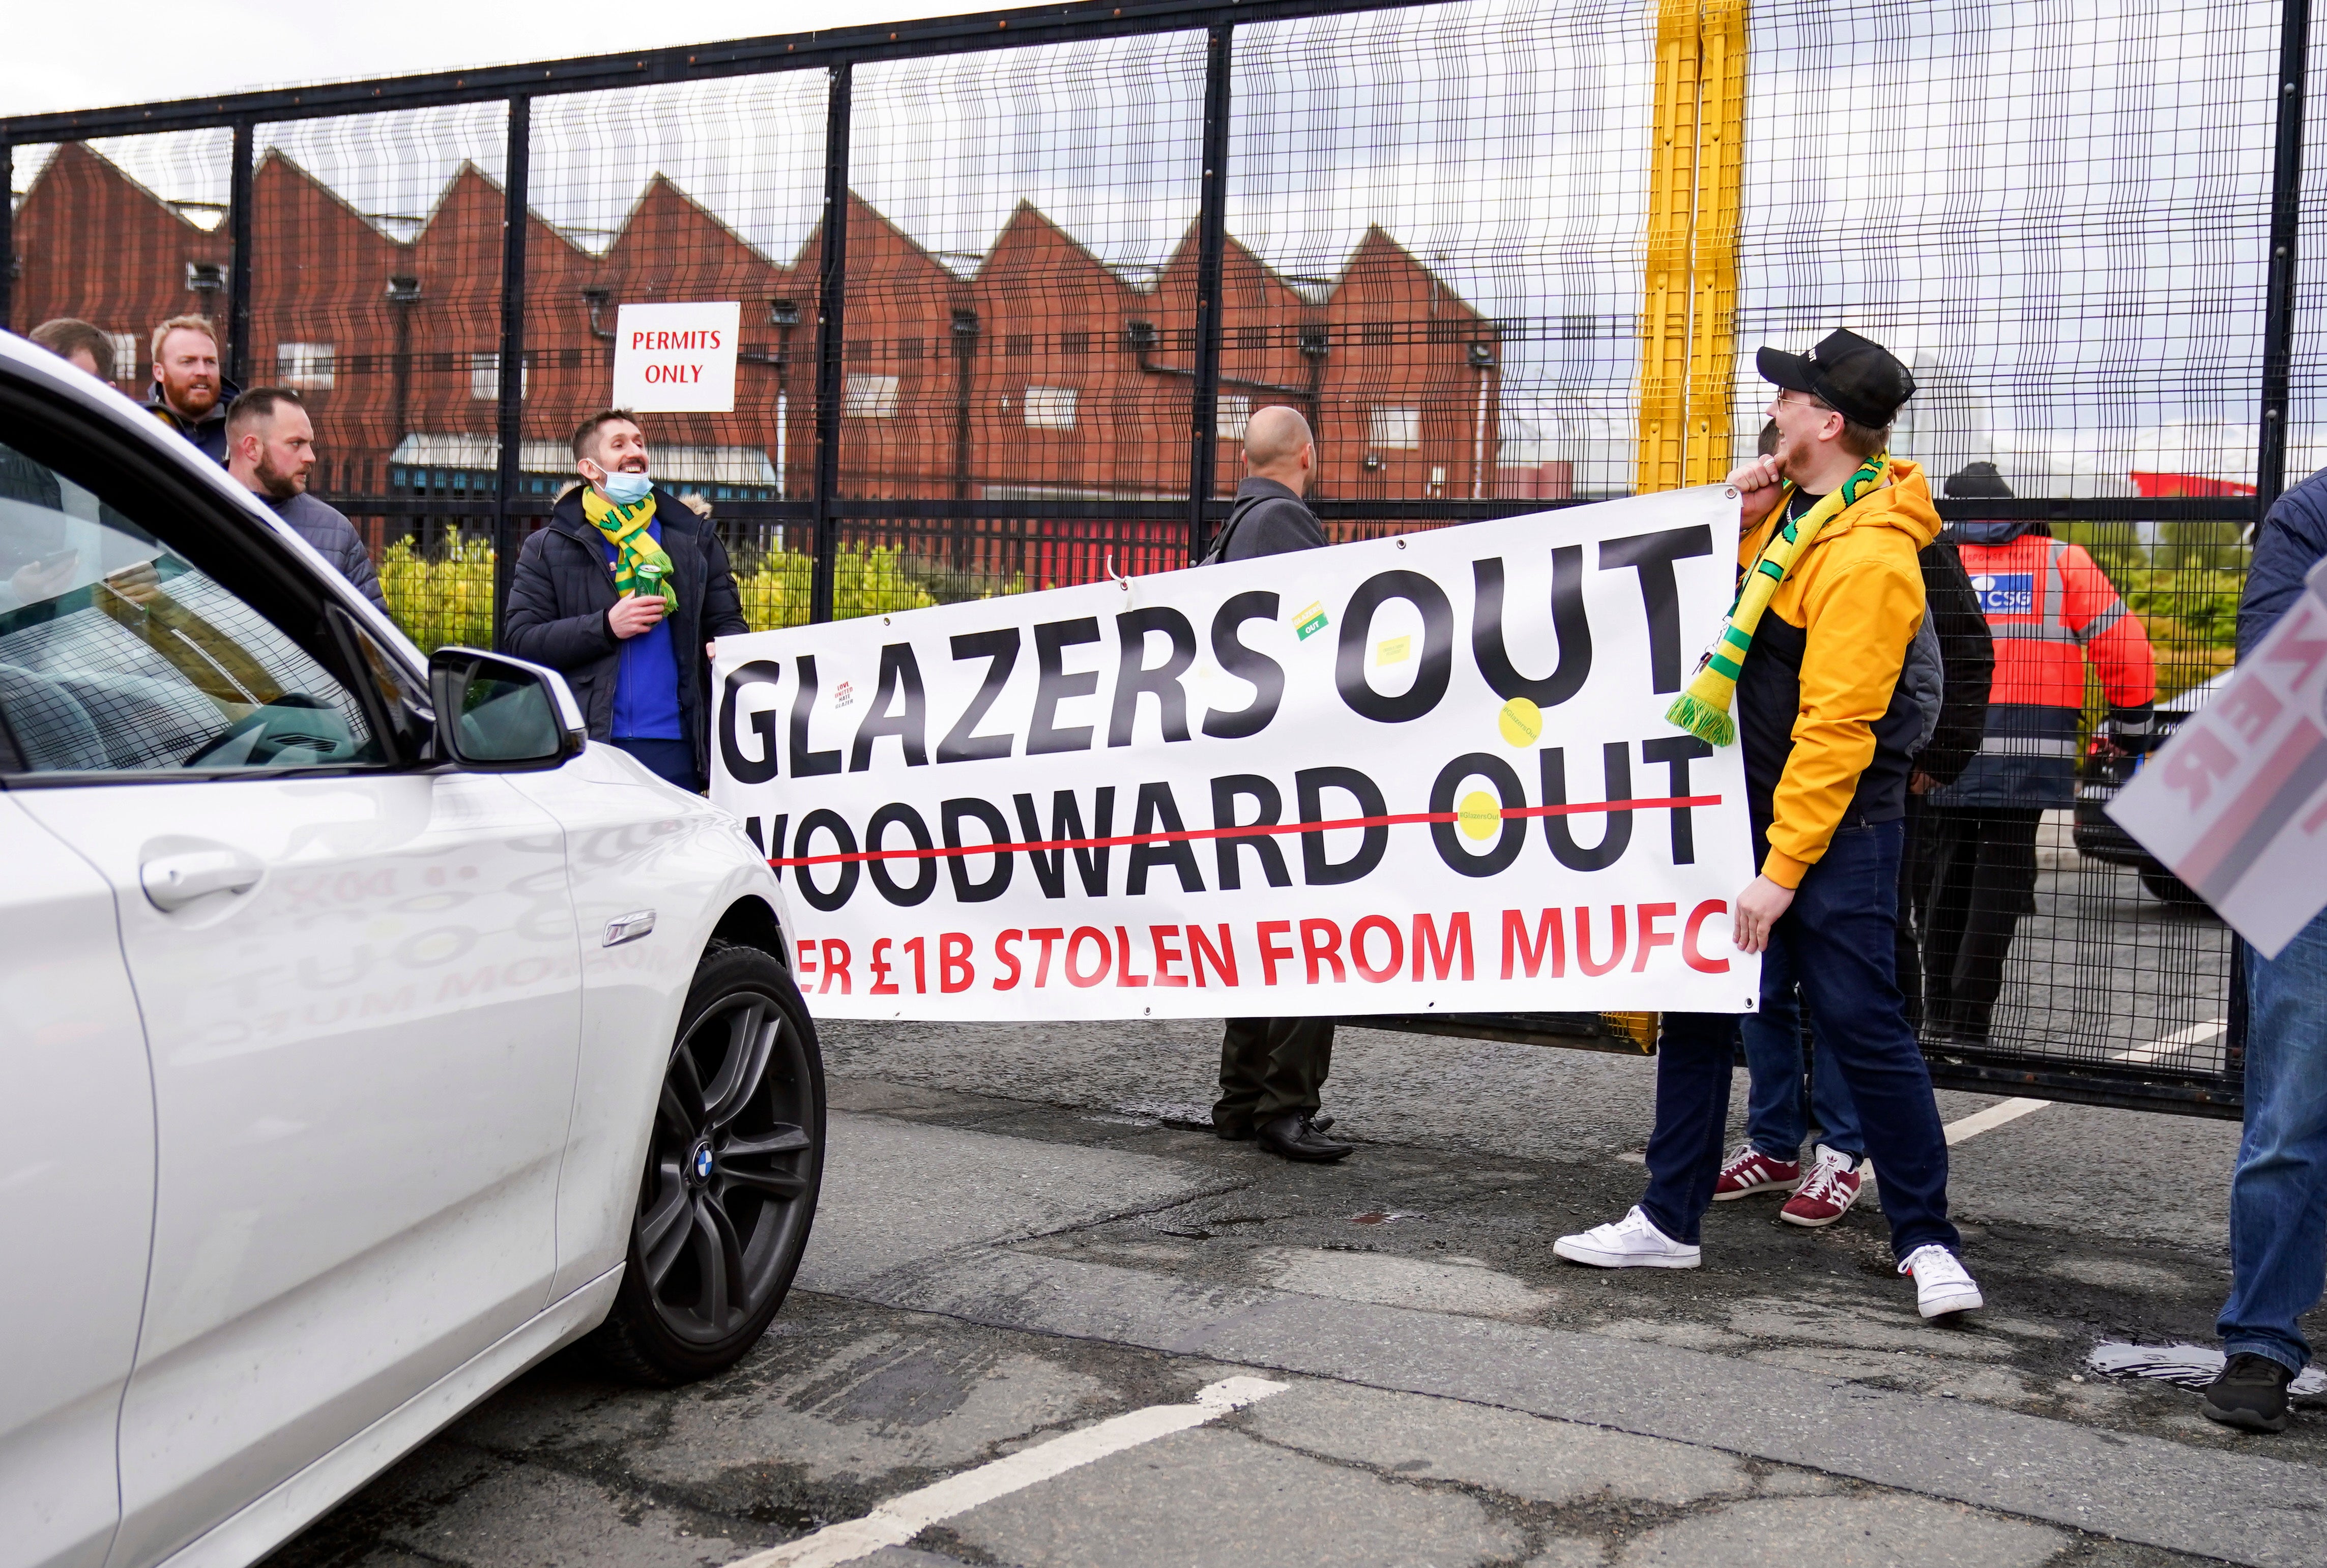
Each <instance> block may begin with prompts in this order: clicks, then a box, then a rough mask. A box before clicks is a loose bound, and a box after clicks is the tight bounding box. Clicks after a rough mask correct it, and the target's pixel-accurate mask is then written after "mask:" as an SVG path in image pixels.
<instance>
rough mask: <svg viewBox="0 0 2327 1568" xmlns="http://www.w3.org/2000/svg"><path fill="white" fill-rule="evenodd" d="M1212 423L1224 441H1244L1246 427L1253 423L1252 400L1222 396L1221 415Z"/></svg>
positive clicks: (1227, 395) (1224, 394) (1225, 394)
mask: <svg viewBox="0 0 2327 1568" xmlns="http://www.w3.org/2000/svg"><path fill="white" fill-rule="evenodd" d="M1212 423H1213V425H1214V427H1215V428H1216V429H1217V430H1218V432H1219V434H1220V439H1221V440H1222V441H1242V440H1243V439H1244V432H1245V426H1247V425H1250V424H1251V423H1252V399H1251V398H1249V397H1237V396H1232V395H1229V394H1227V393H1223V394H1221V397H1220V415H1219V417H1218V418H1216V419H1215V420H1214V421H1213V422H1212Z"/></svg>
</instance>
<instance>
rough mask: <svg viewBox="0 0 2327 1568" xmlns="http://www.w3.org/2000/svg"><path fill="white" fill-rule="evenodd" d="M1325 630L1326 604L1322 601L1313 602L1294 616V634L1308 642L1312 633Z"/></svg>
mask: <svg viewBox="0 0 2327 1568" xmlns="http://www.w3.org/2000/svg"><path fill="white" fill-rule="evenodd" d="M1322 630H1325V606H1324V603H1323V602H1322V601H1321V602H1317V603H1315V604H1312V605H1311V606H1309V608H1308V609H1306V610H1304V611H1302V612H1301V613H1300V614H1298V615H1296V616H1294V618H1293V635H1294V636H1295V637H1297V638H1299V639H1301V640H1302V641H1304V642H1306V641H1308V640H1309V638H1310V636H1311V634H1312V633H1313V632H1319V631H1322Z"/></svg>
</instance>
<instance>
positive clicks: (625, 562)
mask: <svg viewBox="0 0 2327 1568" xmlns="http://www.w3.org/2000/svg"><path fill="white" fill-rule="evenodd" d="M582 515H583V516H584V517H585V518H589V519H590V521H591V522H592V523H593V524H594V525H595V526H596V527H597V529H598V531H599V532H600V533H602V534H603V535H605V536H606V537H607V539H608V540H609V541H610V542H611V543H612V545H613V546H614V592H615V593H659V594H660V595H661V596H662V602H663V608H664V609H665V610H666V611H668V612H670V613H671V614H674V615H675V614H677V613H678V590H677V589H675V588H673V587H672V586H671V583H670V556H669V555H666V554H665V553H664V551H663V547H662V546H661V545H660V544H659V543H657V542H656V540H655V537H654V535H652V534H651V533H650V532H648V531H647V525H648V524H649V523H650V522H652V521H654V515H655V503H654V497H653V496H652V495H651V494H650V495H649V496H648V497H647V499H644V500H642V501H640V502H639V503H638V505H636V506H631V507H618V506H616V505H615V504H614V503H613V502H612V501H610V500H608V499H606V498H605V497H604V496H603V495H600V494H599V493H598V487H597V486H595V485H584V486H583V487H582Z"/></svg>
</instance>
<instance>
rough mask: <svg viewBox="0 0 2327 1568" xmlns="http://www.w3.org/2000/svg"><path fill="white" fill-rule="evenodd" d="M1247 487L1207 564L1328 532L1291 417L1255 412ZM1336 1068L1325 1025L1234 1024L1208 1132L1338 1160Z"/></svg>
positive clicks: (1294, 545) (1298, 422) (1247, 440)
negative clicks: (1329, 1076)
mask: <svg viewBox="0 0 2327 1568" xmlns="http://www.w3.org/2000/svg"><path fill="white" fill-rule="evenodd" d="M1244 467H1245V474H1246V478H1245V481H1244V482H1243V483H1242V484H1240V485H1238V486H1237V493H1236V509H1235V510H1234V511H1233V512H1231V513H1229V520H1228V523H1227V526H1226V527H1222V528H1221V530H1220V538H1219V539H1218V540H1216V541H1215V542H1214V543H1213V545H1212V547H1211V549H1210V552H1209V553H1207V554H1206V555H1205V557H1204V559H1205V561H1207V562H1212V561H1248V560H1251V559H1252V558H1253V557H1254V556H1256V555H1284V554H1285V553H1286V552H1288V551H1293V550H1313V549H1316V548H1317V547H1318V546H1322V545H1323V544H1324V543H1325V530H1324V529H1322V528H1321V527H1318V526H1317V518H1316V516H1315V514H1314V513H1313V512H1311V511H1310V509H1309V508H1308V507H1307V506H1306V505H1305V504H1304V502H1303V501H1302V499H1301V498H1302V497H1303V496H1304V495H1305V494H1307V493H1308V490H1309V484H1310V481H1312V480H1313V478H1314V477H1315V476H1316V472H1317V443H1316V442H1315V441H1314V440H1313V439H1312V438H1311V436H1310V434H1309V422H1308V421H1307V420H1305V419H1304V418H1302V417H1301V415H1299V414H1298V413H1296V412H1294V410H1293V409H1290V408H1285V407H1282V406H1270V407H1267V408H1261V409H1257V410H1255V411H1254V413H1253V415H1252V419H1251V421H1250V422H1249V423H1248V425H1246V426H1245V433H1244ZM1332 1065H1333V1021H1332V1019H1330V1018H1231V1019H1229V1021H1228V1031H1227V1034H1226V1036H1225V1037H1224V1038H1223V1039H1222V1040H1221V1041H1220V1101H1219V1103H1218V1104H1216V1105H1214V1106H1212V1127H1213V1129H1214V1130H1215V1131H1216V1132H1218V1133H1219V1134H1220V1136H1221V1137H1223V1138H1257V1139H1258V1140H1259V1141H1260V1146H1261V1147H1262V1148H1264V1149H1266V1150H1267V1151H1268V1152H1269V1153H1272V1154H1278V1155H1282V1156H1283V1157H1284V1158H1285V1159H1287V1160H1302V1161H1310V1162H1324V1161H1329V1160H1339V1159H1341V1158H1342V1157H1343V1156H1344V1155H1346V1154H1348V1153H1350V1149H1351V1148H1352V1147H1353V1145H1351V1144H1349V1143H1342V1142H1341V1140H1339V1139H1337V1138H1329V1137H1327V1136H1326V1135H1325V1129H1326V1128H1327V1127H1330V1126H1332V1125H1333V1119H1332V1117H1331V1116H1323V1117H1320V1116H1319V1115H1317V1109H1318V1104H1319V1101H1318V1091H1319V1090H1321V1089H1322V1087H1324V1083H1325V1074H1326V1073H1327V1071H1329V1070H1330V1069H1332Z"/></svg>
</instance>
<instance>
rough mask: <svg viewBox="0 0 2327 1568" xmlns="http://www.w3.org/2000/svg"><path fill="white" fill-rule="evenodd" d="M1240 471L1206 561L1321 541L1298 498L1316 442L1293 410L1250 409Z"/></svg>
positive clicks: (1310, 471) (1311, 472)
mask: <svg viewBox="0 0 2327 1568" xmlns="http://www.w3.org/2000/svg"><path fill="white" fill-rule="evenodd" d="M1244 471H1245V481H1244V482H1243V483H1242V484H1240V485H1238V486H1237V493H1236V509H1235V510H1234V511H1232V512H1230V513H1229V520H1228V526H1227V527H1223V528H1222V529H1221V530H1220V537H1219V538H1217V539H1215V540H1213V541H1212V547H1211V550H1210V552H1209V553H1208V554H1207V555H1205V556H1204V559H1205V560H1206V561H1249V560H1251V559H1252V558H1253V557H1254V556H1255V555H1284V554H1285V553H1286V552H1287V551H1289V550H1314V549H1316V548H1318V547H1319V546H1322V545H1323V544H1324V543H1325V530H1324V529H1322V528H1321V527H1318V526H1317V518H1316V517H1315V516H1314V515H1313V513H1312V512H1311V511H1310V510H1309V509H1308V508H1307V507H1306V506H1304V505H1303V504H1302V500H1301V498H1302V497H1303V496H1304V495H1307V494H1308V493H1309V485H1310V481H1312V480H1313V479H1314V478H1315V477H1316V473H1317V443H1316V441H1315V440H1314V439H1313V437H1312V436H1311V435H1310V434H1309V422H1308V421H1307V420H1305V419H1304V418H1302V417H1301V415H1300V412H1299V411H1298V410H1297V409H1292V408H1287V407H1285V406H1283V405H1282V404H1274V403H1273V404H1271V405H1269V406H1267V407H1266V408H1256V409H1255V410H1253V414H1252V417H1251V419H1249V420H1248V421H1247V422H1246V424H1245V427H1244Z"/></svg>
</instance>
